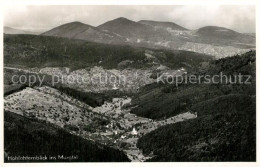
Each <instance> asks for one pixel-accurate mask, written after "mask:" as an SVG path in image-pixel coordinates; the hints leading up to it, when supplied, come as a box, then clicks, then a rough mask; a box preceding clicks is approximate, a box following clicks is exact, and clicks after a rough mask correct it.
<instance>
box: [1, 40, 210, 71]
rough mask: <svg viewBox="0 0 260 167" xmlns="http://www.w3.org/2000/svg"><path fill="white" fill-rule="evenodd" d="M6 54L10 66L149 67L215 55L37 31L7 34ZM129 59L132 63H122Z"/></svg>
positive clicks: (180, 64) (176, 65)
mask: <svg viewBox="0 0 260 167" xmlns="http://www.w3.org/2000/svg"><path fill="white" fill-rule="evenodd" d="M147 52H149V55H147ZM4 56H5V57H4V63H5V65H6V66H16V67H19V66H21V67H38V68H42V67H69V68H71V69H74V70H75V69H81V68H88V67H93V66H102V67H103V68H108V69H111V68H147V67H151V66H152V65H154V63H157V64H164V65H166V66H168V67H171V68H180V67H183V66H184V67H185V66H186V65H188V66H189V67H193V68H196V67H197V65H198V64H200V63H201V62H204V61H208V60H211V59H212V57H210V56H207V55H204V54H199V53H195V52H189V51H167V50H151V49H150V50H149V51H147V49H145V48H138V47H131V46H123V45H122V46H120V45H107V44H100V43H93V42H87V41H82V40H73V39H66V38H61V37H48V36H35V35H5V36H4ZM125 62H129V63H128V64H127V65H124V66H122V64H126V63H125ZM185 64H186V65H185ZM188 66H187V67H188Z"/></svg>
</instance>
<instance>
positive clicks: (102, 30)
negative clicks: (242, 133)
mask: <svg viewBox="0 0 260 167" xmlns="http://www.w3.org/2000/svg"><path fill="white" fill-rule="evenodd" d="M41 35H44V36H55V37H64V38H71V39H81V40H86V41H92V42H97V43H107V44H118V45H133V46H139V47H147V48H156V49H170V50H187V51H194V52H198V53H204V54H209V55H212V56H215V57H216V58H221V57H226V56H232V55H235V54H241V53H244V52H247V51H249V50H251V49H253V50H254V49H255V35H252V34H243V33H239V32H236V31H233V30H231V29H227V28H223V27H216V26H206V27H202V28H199V29H197V30H189V29H187V28H184V27H182V26H180V25H177V24H175V23H172V22H160V21H152V20H141V21H138V22H135V21H132V20H129V19H127V18H123V17H120V18H117V19H114V20H111V21H108V22H106V23H104V24H101V25H99V26H97V27H94V26H91V25H87V24H84V23H81V22H71V23H67V24H63V25H61V26H58V27H56V28H53V29H51V30H49V31H47V32H44V33H42V34H41Z"/></svg>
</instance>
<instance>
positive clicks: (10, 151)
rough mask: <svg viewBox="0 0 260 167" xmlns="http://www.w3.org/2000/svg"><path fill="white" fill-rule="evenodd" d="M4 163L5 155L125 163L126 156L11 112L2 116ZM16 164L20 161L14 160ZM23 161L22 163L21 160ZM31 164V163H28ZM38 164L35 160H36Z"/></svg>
mask: <svg viewBox="0 0 260 167" xmlns="http://www.w3.org/2000/svg"><path fill="white" fill-rule="evenodd" d="M4 133H5V136H4V147H5V154H6V157H5V162H12V161H8V160H7V156H17V155H20V156H23V155H24V156H35V155H38V156H40V155H42V156H45V155H46V156H47V157H49V156H56V157H57V156H58V155H60V156H62V155H63V156H64V157H66V156H72V155H74V156H77V159H73V160H66V159H57V160H50V159H48V160H47V161H45V162H48V161H58V162H59V161H60V162H66V161H74V162H120V161H124V162H127V161H129V159H128V158H127V157H126V155H125V154H124V153H123V152H121V151H119V150H116V149H113V148H110V147H106V146H103V145H100V144H96V143H94V142H92V141H88V140H85V139H83V138H81V137H78V136H75V135H72V134H70V133H69V132H66V131H65V130H63V129H61V128H59V127H56V126H55V125H53V124H50V123H47V122H43V121H40V120H36V119H30V118H26V117H23V116H20V115H17V114H14V113H11V112H5V113H4ZM14 162H19V161H14ZM20 162H24V161H20ZM30 162H32V160H30ZM35 162H37V161H35Z"/></svg>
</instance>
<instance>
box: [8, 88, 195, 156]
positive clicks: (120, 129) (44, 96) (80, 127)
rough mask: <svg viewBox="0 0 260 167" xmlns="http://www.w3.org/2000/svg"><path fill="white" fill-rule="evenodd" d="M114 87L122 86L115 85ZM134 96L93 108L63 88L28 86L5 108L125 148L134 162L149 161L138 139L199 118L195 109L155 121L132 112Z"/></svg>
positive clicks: (9, 98)
mask: <svg viewBox="0 0 260 167" xmlns="http://www.w3.org/2000/svg"><path fill="white" fill-rule="evenodd" d="M113 89H118V88H117V87H116V86H114V88H113ZM129 104H131V97H127V96H124V97H120V98H113V99H112V101H105V103H104V104H103V105H101V106H97V107H91V106H89V105H87V104H85V103H83V102H81V101H79V100H77V99H75V98H73V97H71V96H69V95H66V94H65V93H62V92H61V91H59V90H57V89H54V88H51V87H48V86H42V87H37V86H35V87H27V88H25V89H23V90H21V91H19V92H16V93H13V94H10V95H8V96H6V97H5V103H4V105H5V110H6V111H10V112H14V113H17V114H19V115H22V116H25V117H29V118H33V119H35V118H37V119H39V120H42V121H45V122H49V123H52V124H54V125H56V126H58V127H61V128H64V129H66V130H67V131H68V132H70V133H72V134H75V135H78V136H81V137H83V138H86V139H88V140H91V141H93V142H97V143H101V144H104V145H107V146H110V147H113V148H117V149H119V150H123V151H124V152H125V153H126V154H127V156H128V158H129V159H130V160H132V161H145V160H147V159H149V158H151V157H152V156H153V155H143V154H142V151H141V150H139V149H138V148H137V146H136V144H137V140H138V139H139V138H140V137H141V136H143V135H145V134H146V133H149V132H150V131H152V130H155V129H157V128H159V127H160V126H163V125H167V124H172V123H176V122H179V121H184V120H186V119H192V118H196V115H195V114H194V113H191V112H186V113H182V114H179V115H177V116H174V117H170V118H168V119H163V120H158V121H155V120H152V119H149V118H144V117H140V116H137V115H135V114H132V113H130V110H131V108H129V107H125V106H127V105H129Z"/></svg>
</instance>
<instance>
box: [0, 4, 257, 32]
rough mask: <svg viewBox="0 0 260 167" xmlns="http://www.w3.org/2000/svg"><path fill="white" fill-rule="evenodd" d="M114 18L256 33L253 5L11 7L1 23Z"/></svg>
mask: <svg viewBox="0 0 260 167" xmlns="http://www.w3.org/2000/svg"><path fill="white" fill-rule="evenodd" d="M117 17H126V18H128V19H130V20H133V21H139V20H156V21H170V22H174V23H177V24H179V25H181V26H183V27H186V28H188V29H198V28H200V27H203V26H207V25H214V26H222V27H226V28H230V29H233V30H236V31H238V32H250V33H251V32H255V7H254V6H12V7H8V8H6V10H5V13H4V25H5V26H10V27H13V28H19V29H27V30H35V31H43V30H48V29H50V28H53V27H56V26H58V25H61V24H64V23H68V22H72V21H80V22H83V23H86V24H90V25H93V26H97V25H100V24H102V23H104V22H106V21H108V20H112V19H115V18H117Z"/></svg>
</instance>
